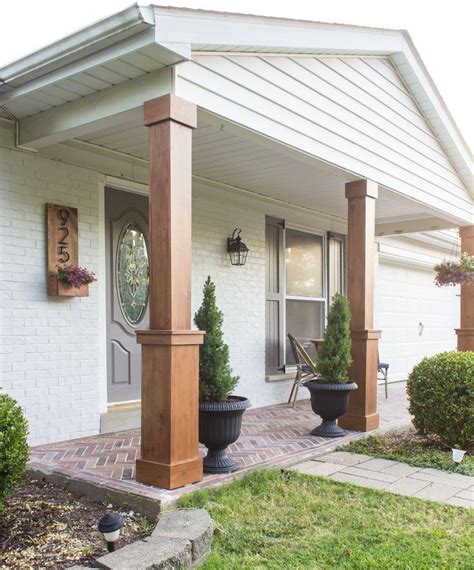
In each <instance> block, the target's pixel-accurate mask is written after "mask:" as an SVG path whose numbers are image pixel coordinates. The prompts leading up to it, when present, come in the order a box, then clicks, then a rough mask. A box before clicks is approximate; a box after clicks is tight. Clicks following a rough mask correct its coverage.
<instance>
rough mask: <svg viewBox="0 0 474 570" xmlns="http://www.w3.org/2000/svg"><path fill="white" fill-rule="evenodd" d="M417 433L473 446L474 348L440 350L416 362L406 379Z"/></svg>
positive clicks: (452, 443) (443, 440)
mask: <svg viewBox="0 0 474 570" xmlns="http://www.w3.org/2000/svg"><path fill="white" fill-rule="evenodd" d="M407 393H408V398H409V400H410V406H409V411H410V413H411V414H412V416H413V418H414V419H413V424H414V426H415V428H416V429H417V431H418V432H419V433H420V434H434V435H437V436H438V437H439V438H440V441H441V442H442V443H443V444H445V445H447V446H449V447H456V448H460V449H472V448H473V446H474V352H442V353H440V354H436V355H435V356H429V357H427V358H424V359H423V360H422V361H421V362H420V363H419V364H417V365H416V366H415V367H414V368H413V370H412V372H411V374H410V376H409V378H408V383H407Z"/></svg>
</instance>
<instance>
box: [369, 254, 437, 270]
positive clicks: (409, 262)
mask: <svg viewBox="0 0 474 570" xmlns="http://www.w3.org/2000/svg"><path fill="white" fill-rule="evenodd" d="M377 257H378V260H379V263H380V262H385V263H392V264H394V265H401V266H402V267H415V268H416V269H424V270H426V271H429V270H433V264H432V263H429V262H427V261H420V260H417V259H412V258H410V257H402V256H400V255H395V254H393V253H384V252H379V254H378V256H377Z"/></svg>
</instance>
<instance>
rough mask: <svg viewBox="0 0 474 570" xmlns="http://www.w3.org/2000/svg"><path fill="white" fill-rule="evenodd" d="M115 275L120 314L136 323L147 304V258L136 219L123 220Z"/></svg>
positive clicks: (144, 242) (144, 244)
mask: <svg viewBox="0 0 474 570" xmlns="http://www.w3.org/2000/svg"><path fill="white" fill-rule="evenodd" d="M116 277H117V289H118V297H119V301H120V308H121V309H122V313H123V316H124V317H125V319H126V320H127V321H128V323H130V325H132V326H133V325H136V324H137V323H138V322H139V321H140V320H141V319H142V317H143V315H144V313H145V310H146V306H147V304H148V289H149V262H148V250H147V247H146V241H145V236H144V234H143V232H142V230H141V229H140V228H139V227H138V225H137V224H136V223H135V222H129V223H128V224H125V226H124V229H123V231H122V234H121V236H120V238H119V242H118V246H117V266H116Z"/></svg>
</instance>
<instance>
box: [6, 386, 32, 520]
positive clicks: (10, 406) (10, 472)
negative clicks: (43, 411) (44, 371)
mask: <svg viewBox="0 0 474 570" xmlns="http://www.w3.org/2000/svg"><path fill="white" fill-rule="evenodd" d="M27 436H28V423H27V421H26V419H25V416H24V415H23V412H22V411H21V408H20V406H19V405H18V404H17V403H16V401H15V400H14V399H13V398H11V397H10V396H7V394H0V512H2V510H3V509H4V507H5V504H6V502H7V500H8V498H9V497H10V495H11V494H12V493H13V491H14V490H15V489H16V487H17V486H18V484H19V483H20V481H21V479H22V478H23V475H24V474H25V469H26V462H27V460H28V454H29V448H28V442H27Z"/></svg>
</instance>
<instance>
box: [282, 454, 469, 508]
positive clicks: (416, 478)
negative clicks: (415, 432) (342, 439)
mask: <svg viewBox="0 0 474 570" xmlns="http://www.w3.org/2000/svg"><path fill="white" fill-rule="evenodd" d="M289 469H291V470H292V471H298V472H299V473H304V474H306V475H320V476H323V477H329V479H333V480H334V481H341V482H343V483H353V484H354V485H361V486H362V487H372V488H374V489H383V490H384V491H389V492H390V493H396V494H397V495H405V496H406V497H417V498H420V499H430V500H431V501H438V502H440V503H448V504H449V505H455V506H458V507H467V508H471V509H472V508H474V477H469V476H468V475H459V474H457V473H449V472H447V471H440V470H438V469H423V468H421V467H412V466H411V465H407V464H406V463H399V462H398V461H390V460H388V459H375V458H373V457H370V456H369V455H361V454H358V453H348V452H346V451H335V452H333V453H328V454H326V455H319V456H317V457H315V458H314V459H311V460H307V461H303V462H302V463H298V464H297V465H293V466H292V467H290V468H289Z"/></svg>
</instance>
